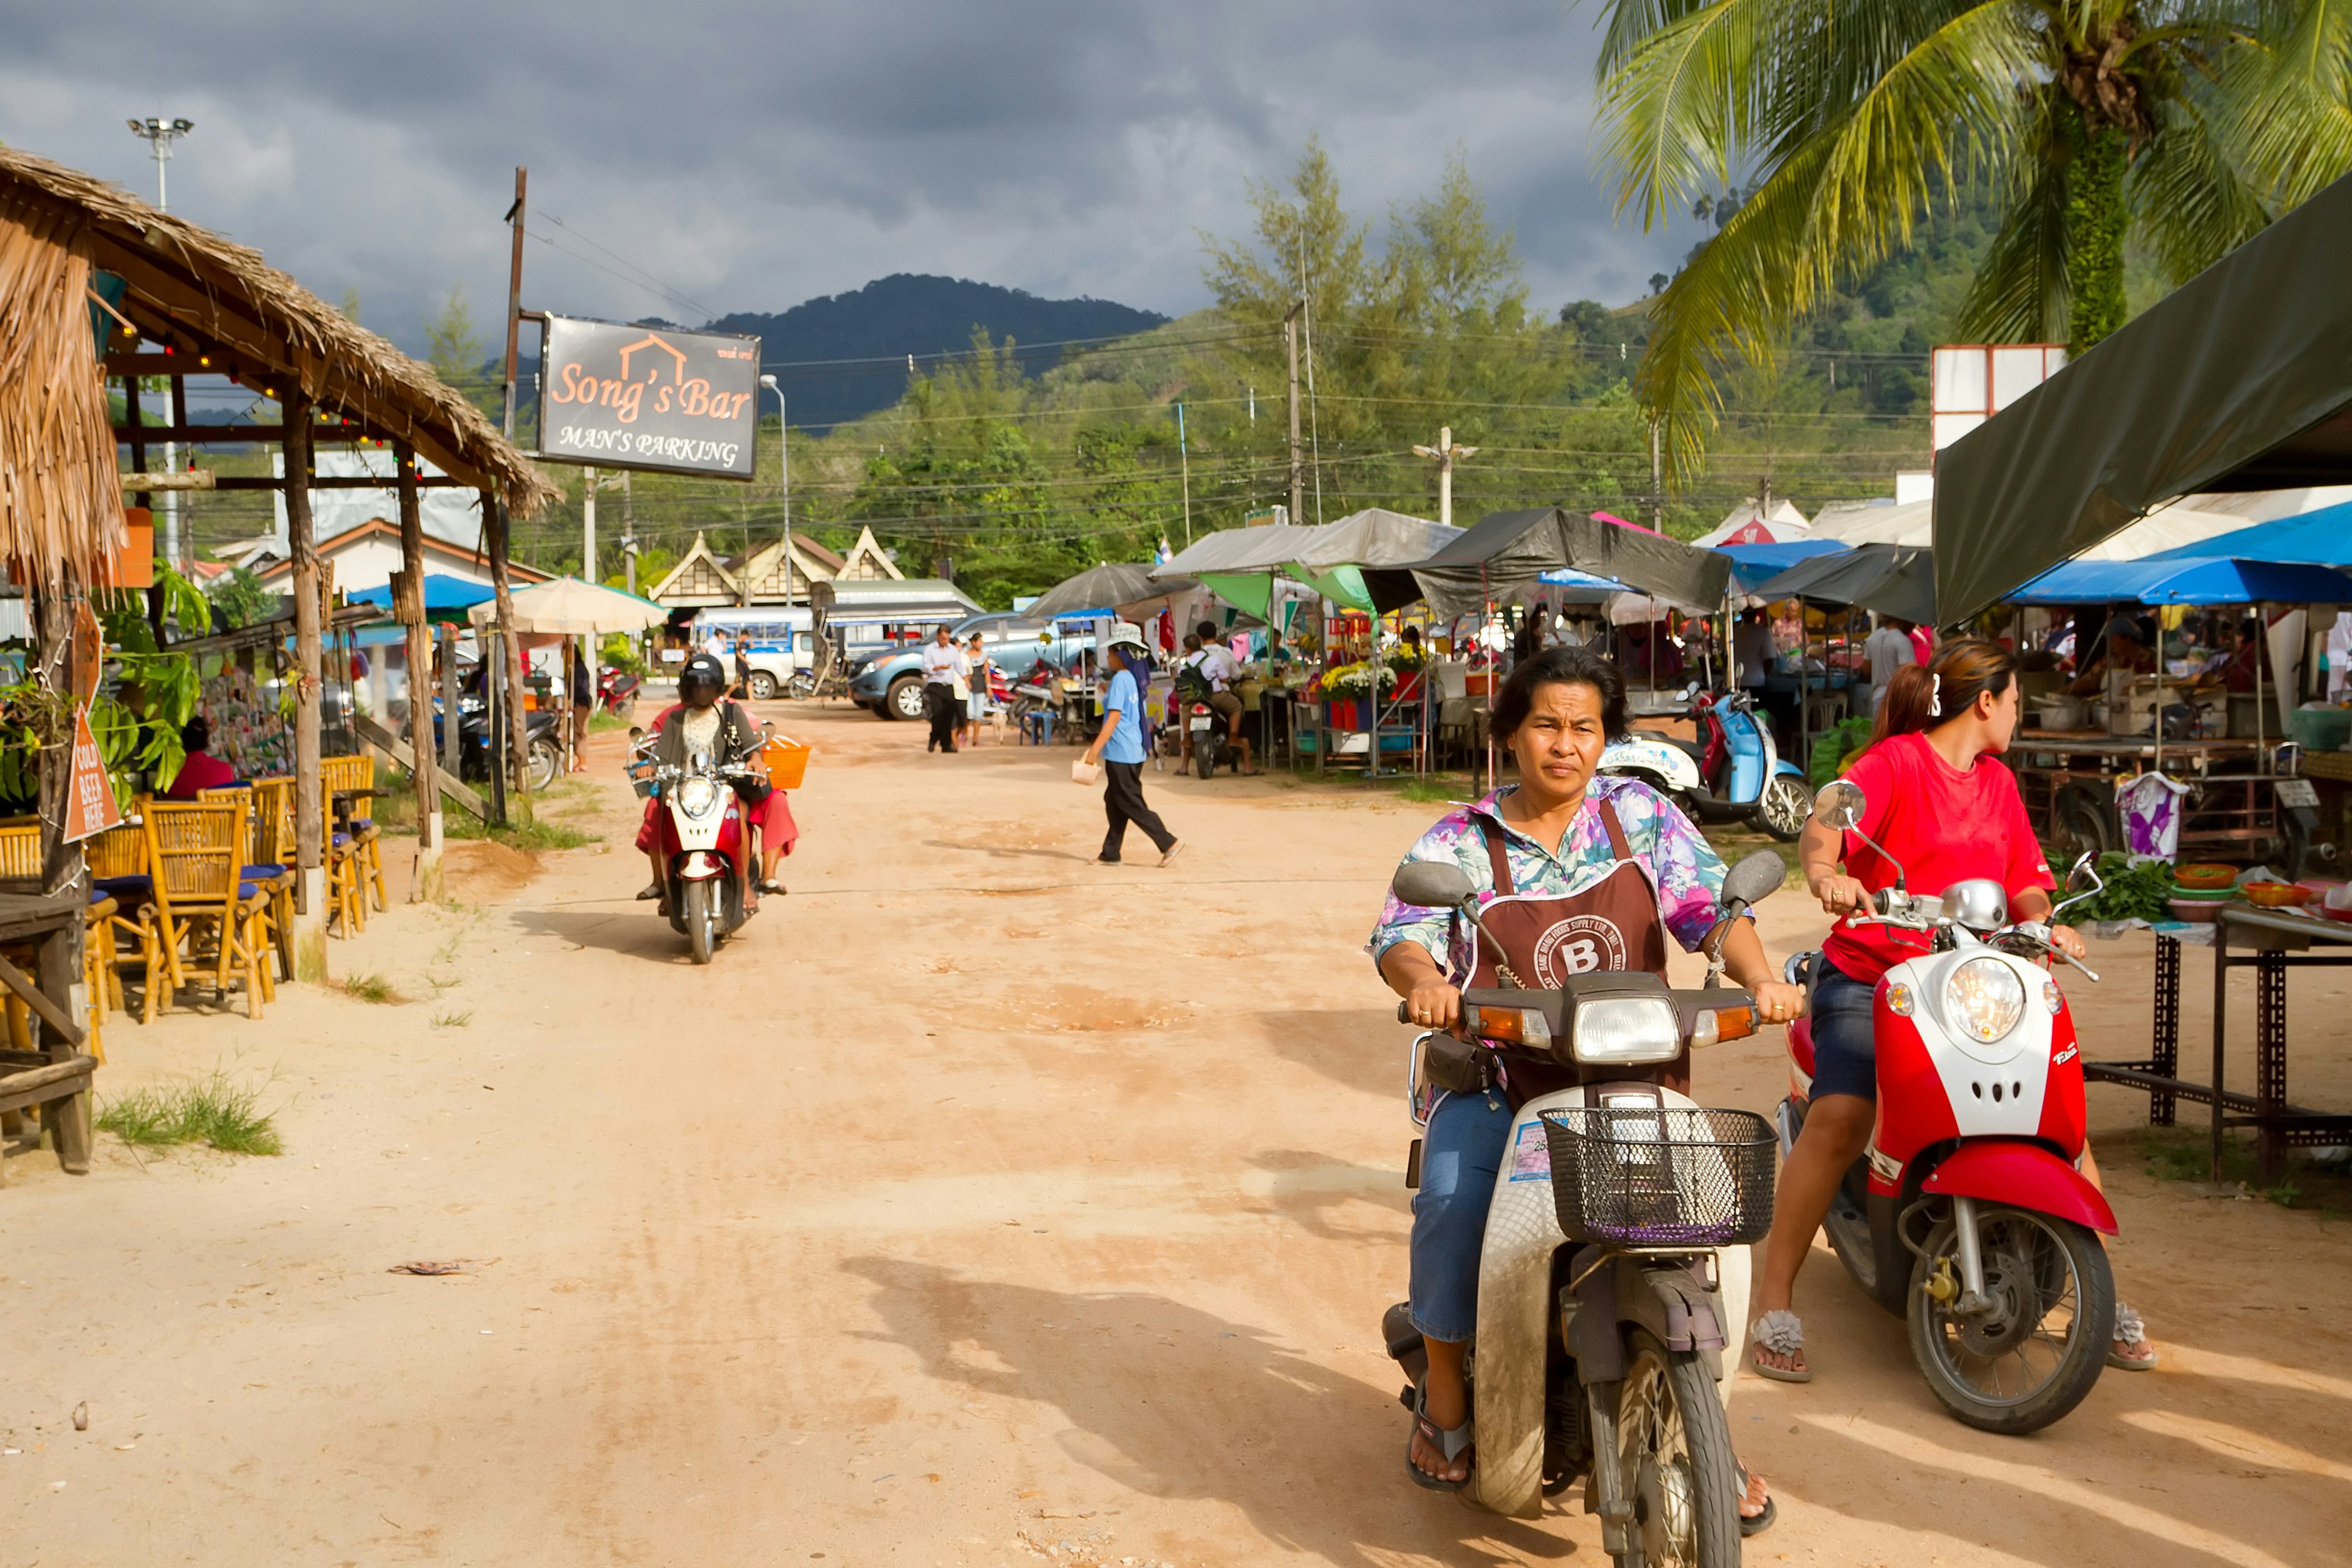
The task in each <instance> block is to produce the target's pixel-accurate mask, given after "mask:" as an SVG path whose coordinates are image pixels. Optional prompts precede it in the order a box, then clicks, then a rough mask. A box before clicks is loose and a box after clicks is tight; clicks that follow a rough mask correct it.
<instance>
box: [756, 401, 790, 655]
mask: <svg viewBox="0 0 2352 1568" xmlns="http://www.w3.org/2000/svg"><path fill="white" fill-rule="evenodd" d="M760 384H761V386H764V387H766V388H767V389H768V390H769V391H770V392H772V393H774V394H775V395H776V436H777V438H778V441H779V442H780V444H781V451H780V453H779V455H778V457H777V464H778V469H779V472H780V474H781V476H782V479H783V485H784V608H785V610H786V611H787V612H789V611H790V610H791V609H792V607H793V427H792V421H791V419H790V417H789V416H787V415H786V414H785V412H784V389H783V388H782V387H781V386H778V385H777V384H776V378H775V377H774V376H772V375H763V376H761V378H760ZM791 619H792V617H791V616H790V615H789V614H787V615H786V616H785V624H786V625H787V626H789V625H790V624H791Z"/></svg>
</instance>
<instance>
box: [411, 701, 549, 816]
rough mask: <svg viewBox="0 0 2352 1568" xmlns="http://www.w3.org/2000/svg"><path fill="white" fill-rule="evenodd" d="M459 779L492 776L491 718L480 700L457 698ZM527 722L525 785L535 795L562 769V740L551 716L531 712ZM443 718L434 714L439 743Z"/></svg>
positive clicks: (480, 779)
mask: <svg viewBox="0 0 2352 1568" xmlns="http://www.w3.org/2000/svg"><path fill="white" fill-rule="evenodd" d="M457 709H458V712H457V776H458V777H459V778H461V779H467V780H472V781H478V782H483V783H487V782H488V779H489V776H490V719H489V711H488V707H487V705H486V704H484V702H483V701H482V700H481V699H480V698H478V697H460V698H458V699H457ZM523 717H524V719H525V720H526V721H528V724H529V728H528V730H527V731H526V733H527V734H528V735H529V736H530V772H529V773H527V774H526V775H525V778H524V783H525V784H526V786H527V787H528V788H529V789H530V792H531V793H532V794H533V795H537V794H538V793H539V792H540V791H541V790H543V789H545V788H546V787H547V786H548V785H549V784H553V783H554V782H555V775H556V773H558V772H559V771H561V769H562V766H563V740H562V734H561V733H560V732H559V731H558V730H557V727H556V717H555V715H554V714H552V713H543V712H531V713H526V714H524V715H523ZM442 718H443V715H442V714H441V713H440V712H439V711H438V704H436V711H435V713H434V715H433V734H434V740H435V742H436V744H437V743H438V742H439V741H440V735H441V721H442Z"/></svg>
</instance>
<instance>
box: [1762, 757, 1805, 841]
mask: <svg viewBox="0 0 2352 1568" xmlns="http://www.w3.org/2000/svg"><path fill="white" fill-rule="evenodd" d="M1812 815H1813V797H1812V796H1811V795H1808V794H1806V793H1805V786H1804V784H1803V783H1802V782H1801V780H1799V779H1798V778H1797V777H1796V776H1795V775H1793V774H1790V773H1774V774H1773V775H1772V776H1771V777H1770V778H1769V779H1766V780H1765V781H1764V795H1763V798H1762V799H1760V800H1759V801H1758V802H1757V803H1756V811H1755V814H1754V816H1752V817H1751V818H1750V820H1752V821H1753V822H1754V823H1755V824H1756V826H1759V827H1760V828H1762V829H1763V830H1764V831H1765V832H1767V833H1769V834H1770V835H1771V836H1772V837H1775V838H1777V839H1779V840H1780V842H1781V843H1783V844H1789V843H1792V842H1794V841H1795V840H1796V838H1797V837H1798V836H1799V835H1801V834H1802V833H1803V832H1804V831H1805V823H1806V821H1807V820H1808V819H1809V818H1810V817H1811V816H1812Z"/></svg>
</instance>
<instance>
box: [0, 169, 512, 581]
mask: <svg viewBox="0 0 2352 1568" xmlns="http://www.w3.org/2000/svg"><path fill="white" fill-rule="evenodd" d="M100 273H111V274H113V275H115V276H116V277H119V278H121V279H124V280H125V283H126V284H127V287H126V288H125V289H124V290H123V292H122V296H121V299H120V300H115V301H113V302H111V303H108V302H107V301H106V300H103V299H102V298H101V297H100V295H99V294H98V293H97V292H96V291H95V290H94V289H93V288H92V283H93V281H94V279H95V278H96V276H97V275H98V274H100ZM93 310H100V311H103V312H105V313H107V314H110V315H111V316H113V317H114V318H115V319H116V321H118V322H120V323H121V324H123V325H127V326H129V327H130V328H132V329H134V330H135V331H137V332H138V333H139V334H140V336H141V338H142V340H143V341H144V342H145V343H146V344H149V345H153V346H155V347H158V348H164V347H168V348H170V349H172V350H173V351H175V353H174V354H173V360H174V361H175V362H176V363H173V364H171V365H170V366H169V367H168V369H167V366H166V365H165V364H164V363H160V361H161V359H162V356H161V355H149V354H144V353H142V354H137V355H131V356H125V355H122V354H111V355H110V356H109V358H110V360H112V361H113V362H114V368H115V370H116V371H117V372H118V373H123V372H126V371H128V372H132V373H135V374H170V373H172V372H184V373H192V372H194V371H195V370H196V368H197V366H196V365H195V364H194V363H190V359H189V358H188V357H185V356H195V358H196V359H197V360H198V361H200V362H201V363H203V364H204V365H205V368H206V370H208V371H209V372H212V373H215V374H228V375H230V376H232V377H233V378H234V379H236V381H238V382H239V383H241V384H245V385H247V386H248V387H250V388H251V389H252V390H253V391H255V392H257V393H260V394H262V395H267V396H271V397H277V398H281V399H283V398H285V397H286V396H288V395H290V394H293V393H298V392H299V394H300V395H302V397H303V398H304V399H306V400H307V401H308V402H309V403H310V404H312V405H316V407H317V408H318V409H319V410H320V412H321V413H323V414H327V415H331V416H340V418H341V420H342V421H344V422H346V426H347V431H346V433H347V434H348V435H364V436H367V437H375V438H382V439H386V440H394V441H403V442H406V443H410V444H412V445H413V446H414V447H415V449H416V451H417V452H418V453H419V454H420V455H421V456H423V457H425V458H429V459H430V460H431V461H432V462H433V463H435V464H436V465H437V466H438V467H439V468H441V469H442V470H443V471H444V472H445V473H446V475H447V476H448V477H449V480H448V482H454V483H457V484H462V485H466V486H467V487H470V488H478V489H485V490H488V491H491V492H493V493H495V494H497V495H499V497H501V498H502V499H503V500H504V501H505V504H506V506H507V508H508V510H510V511H512V512H516V513H519V514H521V515H524V516H529V515H530V514H531V513H534V512H536V511H537V510H539V509H540V508H541V506H542V505H544V504H545V503H546V502H547V501H548V500H551V499H553V497H554V496H555V494H556V491H555V489H554V487H552V486H551V485H550V484H549V483H548V482H547V481H546V480H545V479H542V478H541V476H540V474H539V472H538V470H537V469H536V468H533V467H532V465H531V463H530V459H529V458H526V457H524V456H523V455H522V453H521V452H520V451H518V450H517V449H516V448H515V447H514V446H513V445H512V444H511V443H509V442H508V441H506V440H505V439H503V438H502V437H500V436H499V432H498V431H497V430H496V429H495V428H493V427H492V426H491V424H490V422H489V421H488V420H487V419H485V418H484V417H483V416H482V415H481V413H480V412H479V411H478V410H477V409H476V408H475V407H474V406H473V405H471V404H469V403H467V401H466V400H465V399H464V398H463V397H461V396H459V395H457V393H456V392H454V391H452V390H451V389H450V388H449V387H447V386H446V385H445V384H442V382H441V381H440V379H439V378H438V377H436V375H435V374H433V372H432V371H431V370H430V369H429V368H427V367H426V366H425V365H422V364H419V363H417V362H416V361H415V360H413V359H410V358H409V357H408V356H407V355H406V354H404V353H401V352H400V351H399V350H397V349H395V348H394V347H393V346H392V345H391V344H390V343H388V342H385V341H384V340H383V339H382V338H380V337H378V336H376V335H375V334H374V333H373V332H370V331H365V330H364V329H362V327H360V326H359V325H358V324H356V323H355V322H352V321H349V320H346V319H345V318H344V317H343V316H342V315H341V314H340V313H339V312H337V311H336V310H333V309H332V308H331V307H330V306H328V305H327V304H325V303H324V302H323V301H321V300H319V299H318V298H317V297H316V296H314V295H312V294H311V293H310V291H309V290H308V289H304V288H303V287H302V286H301V285H300V284H299V283H297V282H295V281H294V279H291V278H289V277H288V276H287V275H286V274H285V273H283V272H279V271H278V270H277V269H275V268H271V267H269V266H268V264H266V263H265V262H264V261H263V260H262V258H261V256H260V253H259V252H257V251H255V250H252V249H250V248H248V247H245V246H241V245H236V244H234V243H232V242H230V241H228V240H226V239H223V238H222V237H220V236H218V235H215V234H213V233H211V232H209V231H208V230H205V229H203V228H200V227H198V226H195V225H194V224H192V223H189V222H187V221H185V220H184V219H182V218H178V217H173V216H171V215H169V214H166V213H162V212H158V211H156V210H155V209H154V208H153V207H151V206H149V205H147V204H146V203H144V202H142V201H141V200H139V199H138V198H137V197H135V196H133V195H130V194H129V193H127V192H125V191H124V190H122V189H121V187H119V186H116V185H111V184H106V183H105V182H103V181H100V180H95V179H92V178H90V177H89V175H87V174H81V173H79V172H78V171H76V170H73V169H68V168H67V167H65V166H64V165H62V164H59V163H51V162H49V161H48V160H47V159H46V158H40V157H36V156H34V155H33V154H31V153H24V152H20V151H17V150H16V149H14V148H6V147H0V557H5V559H7V560H8V561H11V562H14V563H22V564H24V565H26V566H29V567H30V568H31V569H32V571H33V573H34V574H37V576H38V577H39V578H40V579H41V580H44V581H47V582H51V583H54V582H56V581H58V578H59V576H60V574H65V575H68V576H70V577H71V578H72V579H74V580H76V581H79V582H82V583H97V582H101V581H104V580H105V572H106V563H107V561H108V560H109V558H110V556H111V554H112V552H113V551H114V550H115V549H116V548H117V547H118V545H119V544H120V542H121V539H122V534H123V524H122V502H121V480H120V479H119V478H118V472H119V463H118V459H117V458H116V451H115V447H116V438H115V435H114V432H113V430H112V428H111V427H110V421H109V418H108V408H107V397H106V389H105V383H104V379H103V375H104V367H103V366H102V365H101V363H100V357H99V353H98V345H97V334H96V333H95V332H94V331H93V329H92V321H93V317H92V311H93ZM126 336H127V334H126ZM126 358H128V359H135V360H138V361H141V362H144V361H147V360H149V359H150V358H153V359H156V360H157V361H158V362H159V363H153V364H147V363H139V364H137V365H136V366H132V365H130V364H127V363H125V360H126ZM268 434H269V432H268V429H267V428H266V427H262V428H258V429H256V430H255V431H254V432H253V437H252V438H261V439H266V438H267V437H268ZM320 435H321V437H325V436H326V432H324V431H321V432H320ZM161 438H162V437H160V436H159V437H158V439H161ZM19 575H20V576H22V575H23V573H21V572H20V574H19Z"/></svg>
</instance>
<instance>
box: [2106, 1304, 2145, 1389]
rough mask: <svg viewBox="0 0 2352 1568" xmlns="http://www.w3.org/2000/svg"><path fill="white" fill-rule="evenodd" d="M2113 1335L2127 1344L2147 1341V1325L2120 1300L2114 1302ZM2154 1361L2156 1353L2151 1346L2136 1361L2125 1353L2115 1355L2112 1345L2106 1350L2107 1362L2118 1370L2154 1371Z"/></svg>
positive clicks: (2141, 1343)
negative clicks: (2114, 1332) (2114, 1324)
mask: <svg viewBox="0 0 2352 1568" xmlns="http://www.w3.org/2000/svg"><path fill="white" fill-rule="evenodd" d="M2115 1337H2116V1339H2118V1340H2120V1341H2122V1342H2124V1343H2125V1344H2127V1345H2144V1344H2147V1324H2146V1323H2145V1322H2142V1321H2140V1315H2139V1314H2138V1313H2137V1312H2135V1311H2133V1310H2131V1309H2130V1308H2129V1307H2126V1306H2125V1305H2124V1304H2123V1303H2122V1302H2121V1301H2117V1302H2116V1336H2115ZM2156 1363H2157V1354H2156V1351H2155V1349H2154V1348H2153V1347H2150V1349H2149V1351H2148V1352H2147V1355H2145V1356H2143V1357H2141V1358H2140V1359H2138V1360H2137V1361H2135V1360H2133V1359H2132V1358H2131V1357H2130V1356H2127V1355H2117V1354H2116V1352H2115V1349H2114V1347H2113V1346H2112V1345H2111V1346H2109V1347H2108V1350H2107V1364H2108V1365H2109V1366H2111V1367H2114V1368H2116V1370H2117V1371H2118V1372H2154V1371H2155V1370H2156Z"/></svg>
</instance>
